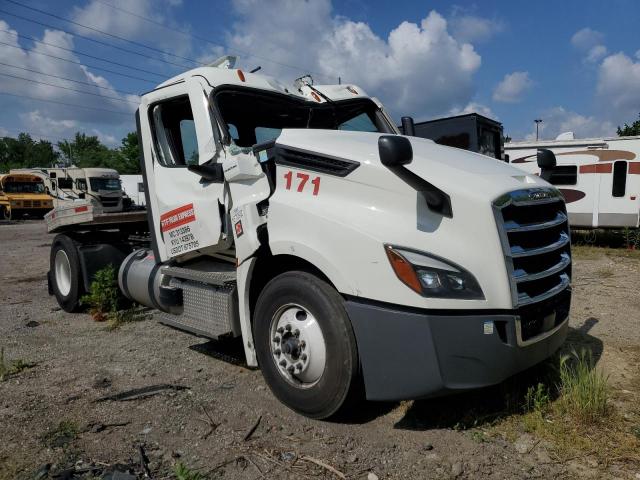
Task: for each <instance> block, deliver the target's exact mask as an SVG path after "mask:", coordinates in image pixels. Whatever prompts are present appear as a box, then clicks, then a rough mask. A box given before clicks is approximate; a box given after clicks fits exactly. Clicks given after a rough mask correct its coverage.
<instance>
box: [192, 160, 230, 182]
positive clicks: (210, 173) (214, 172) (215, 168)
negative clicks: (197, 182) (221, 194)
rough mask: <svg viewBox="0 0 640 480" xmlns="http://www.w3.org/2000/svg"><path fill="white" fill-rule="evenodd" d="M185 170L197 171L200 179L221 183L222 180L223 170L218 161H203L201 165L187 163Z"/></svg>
mask: <svg viewBox="0 0 640 480" xmlns="http://www.w3.org/2000/svg"><path fill="white" fill-rule="evenodd" d="M187 170H189V171H190V172H193V173H197V174H198V175H200V176H201V177H202V180H204V181H207V182H215V183H222V182H223V181H224V172H223V171H222V164H220V163H203V164H202V165H188V166H187Z"/></svg>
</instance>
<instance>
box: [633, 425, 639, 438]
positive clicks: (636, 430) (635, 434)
mask: <svg viewBox="0 0 640 480" xmlns="http://www.w3.org/2000/svg"><path fill="white" fill-rule="evenodd" d="M631 433H633V436H634V437H636V438H637V439H638V440H640V425H638V426H636V427H633V428H632V429H631Z"/></svg>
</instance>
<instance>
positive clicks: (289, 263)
mask: <svg viewBox="0 0 640 480" xmlns="http://www.w3.org/2000/svg"><path fill="white" fill-rule="evenodd" d="M216 65H226V66H227V67H228V68H219V67H202V68H197V69H194V70H191V71H188V72H186V73H184V74H182V75H178V76H177V77H175V78H172V79H171V80H168V81H166V82H164V83H163V84H161V85H159V86H158V87H157V88H155V89H154V90H152V91H151V92H149V93H147V94H145V95H143V96H142V97H141V104H140V107H139V109H138V111H137V114H136V120H137V125H138V135H139V144H140V145H141V148H142V158H141V165H142V171H143V181H144V187H145V188H144V190H145V195H146V204H147V212H146V213H145V212H142V213H141V212H128V213H121V214H117V213H116V214H99V213H98V214H94V213H93V212H92V211H91V209H89V210H84V209H82V210H81V211H78V212H75V213H74V212H73V211H69V212H67V214H63V213H64V212H60V211H58V209H56V210H54V211H53V212H52V213H51V214H49V215H48V216H47V223H48V226H49V230H50V231H51V232H55V233H58V235H57V236H56V237H55V238H54V240H53V242H52V248H51V258H50V271H49V274H48V279H49V285H50V291H51V293H53V294H54V295H55V296H56V298H57V300H58V303H59V304H60V305H61V307H62V308H63V309H64V310H66V311H74V310H76V309H78V308H79V299H80V297H81V295H82V294H83V292H85V291H86V289H87V288H88V286H89V284H90V281H91V277H92V273H93V272H95V271H96V269H98V268H100V267H101V266H104V265H107V264H109V263H111V264H114V265H115V266H117V267H119V286H120V289H121V291H122V292H123V294H124V295H125V296H127V297H129V298H130V299H132V300H135V301H136V302H139V303H141V304H143V305H147V306H149V307H152V308H155V309H157V310H159V313H158V315H157V316H158V317H159V318H160V321H161V322H163V323H165V324H167V325H171V326H173V327H176V328H179V329H183V330H186V331H189V332H192V333H195V334H196V335H200V336H204V337H208V338H214V339H220V340H224V339H226V338H231V337H241V339H242V343H243V346H244V352H245V355H246V360H247V364H248V365H249V366H251V367H260V369H261V370H262V373H263V375H264V377H265V379H266V382H267V384H268V385H269V387H270V388H271V390H272V392H273V393H274V394H275V396H276V397H277V398H279V399H280V400H281V401H282V402H283V403H285V404H286V405H287V406H289V407H290V408H292V409H293V410H295V411H297V412H300V413H302V414H304V415H307V416H310V417H314V418H326V417H329V416H331V415H332V414H334V413H335V412H336V411H338V410H339V409H340V407H341V406H343V405H344V404H345V402H346V401H347V399H349V398H350V397H352V396H354V395H355V396H357V395H358V394H359V392H360V390H361V389H360V388H359V386H360V385H362V387H363V390H364V395H365V396H366V398H368V399H370V400H398V399H410V398H420V397H428V396H434V395H441V394H443V393H447V392H456V391H461V390H467V389H472V388H478V387H482V386H485V385H492V384H496V383H499V382H501V381H502V380H504V379H505V378H507V377H509V376H510V375H512V374H514V373H516V372H519V371H521V370H524V369H526V368H528V367H530V366H532V365H534V364H536V363H538V362H540V361H542V360H544V359H545V358H547V357H549V356H550V355H551V354H552V353H553V352H554V351H555V350H556V349H558V348H559V346H560V345H561V344H562V343H563V341H564V339H565V337H566V335H567V329H568V313H569V306H570V299H571V288H570V278H571V250H570V240H569V230H568V224H567V217H566V212H565V206H564V201H563V199H562V196H561V194H560V193H559V191H558V190H557V189H556V188H555V187H553V186H551V185H549V184H548V183H547V182H545V181H544V180H542V179H540V178H539V177H537V176H535V175H527V174H524V173H523V172H522V171H520V170H518V169H515V168H513V167H511V166H509V165H506V164H505V163H504V162H502V161H499V160H496V159H491V158H488V157H486V156H483V155H477V154H474V153H470V152H466V151H464V150H460V149H455V148H449V147H445V146H441V145H437V144H436V143H434V142H432V141H430V140H425V139H420V138H416V137H408V136H403V135H400V134H399V132H398V130H397V128H396V127H395V125H394V124H393V123H392V122H391V121H389V116H388V115H387V114H386V113H385V112H384V110H383V108H382V107H381V106H380V104H379V103H377V102H375V101H373V100H372V99H371V98H370V97H368V96H367V95H366V94H365V92H364V91H363V90H362V89H361V88H360V87H358V86H355V85H348V84H347V85H344V84H342V85H317V86H316V85H314V84H313V82H312V80H311V79H310V78H308V77H306V78H302V79H298V80H297V81H296V82H295V84H294V86H285V85H283V84H281V83H279V82H278V81H276V80H274V79H272V78H270V77H266V76H262V75H259V74H254V73H247V72H244V71H242V70H239V69H235V68H233V61H232V59H229V58H227V59H225V60H223V61H220V62H217V63H216ZM145 235H146V244H144V243H141V242H142V241H143V240H141V239H144V236H145Z"/></svg>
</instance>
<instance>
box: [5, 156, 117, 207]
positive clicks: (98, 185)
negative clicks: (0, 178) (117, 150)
mask: <svg viewBox="0 0 640 480" xmlns="http://www.w3.org/2000/svg"><path fill="white" fill-rule="evenodd" d="M11 172H12V173H13V172H15V173H18V172H29V173H35V174H37V175H39V176H40V177H42V179H43V180H44V183H45V188H46V189H47V192H48V193H49V195H51V196H52V197H53V202H54V206H58V205H59V204H60V203H65V202H73V201H77V200H87V201H89V202H90V203H91V204H92V205H93V206H94V207H95V208H99V209H102V211H104V212H121V211H122V209H123V201H122V186H121V184H120V176H119V175H118V172H117V171H116V170H113V169H111V168H80V167H74V166H71V167H57V168H29V169H25V168H20V169H15V170H11Z"/></svg>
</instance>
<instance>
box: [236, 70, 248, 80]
mask: <svg viewBox="0 0 640 480" xmlns="http://www.w3.org/2000/svg"><path fill="white" fill-rule="evenodd" d="M237 72H238V78H239V79H240V81H241V82H246V80H245V78H244V72H243V71H242V70H237Z"/></svg>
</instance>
